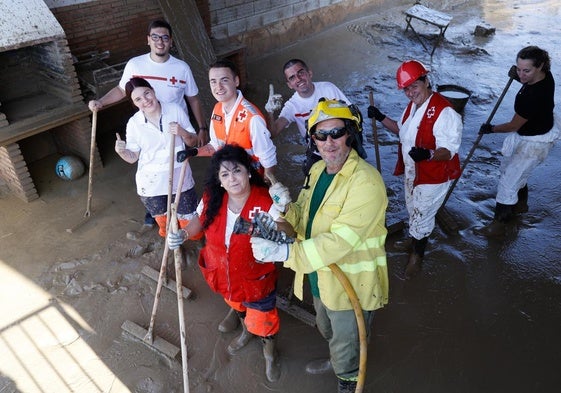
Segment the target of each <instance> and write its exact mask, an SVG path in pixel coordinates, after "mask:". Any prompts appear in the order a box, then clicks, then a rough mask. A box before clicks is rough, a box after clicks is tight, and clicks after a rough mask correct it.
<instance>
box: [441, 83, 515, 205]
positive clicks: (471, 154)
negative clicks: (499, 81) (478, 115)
mask: <svg viewBox="0 0 561 393" xmlns="http://www.w3.org/2000/svg"><path fill="white" fill-rule="evenodd" d="M509 76H510V79H509V80H508V82H507V84H506V86H505V87H504V89H503V92H502V93H501V95H500V97H499V99H498V100H497V103H496V104H495V106H494V107H493V110H492V111H491V113H490V114H489V117H488V118H487V122H486V123H491V121H492V120H493V117H494V116H495V113H496V112H497V109H499V106H500V105H501V102H502V101H503V98H504V96H505V94H506V92H507V91H508V88H509V87H510V85H511V83H512V80H513V79H514V76H513V75H511V74H510V73H509ZM483 135H484V134H479V135H478V136H477V139H476V140H475V142H474V144H473V146H472V147H471V150H470V151H469V153H468V155H467V156H466V158H465V160H464V162H463V163H462V167H461V168H460V176H459V177H457V178H456V179H454V181H453V182H452V185H451V186H450V188H449V189H448V192H447V193H446V196H445V197H444V201H442V205H440V209H439V210H442V209H443V208H444V205H446V202H448V199H449V198H450V195H451V194H452V191H454V188H455V187H456V184H457V183H458V180H460V177H461V176H462V174H463V173H464V169H465V168H466V165H467V164H468V163H469V162H470V160H471V156H473V153H474V152H475V149H476V148H477V146H479V142H481V138H483Z"/></svg>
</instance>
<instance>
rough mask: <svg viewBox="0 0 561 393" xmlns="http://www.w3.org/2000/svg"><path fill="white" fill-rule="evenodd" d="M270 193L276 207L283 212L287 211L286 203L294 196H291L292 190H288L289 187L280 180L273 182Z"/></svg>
mask: <svg viewBox="0 0 561 393" xmlns="http://www.w3.org/2000/svg"><path fill="white" fill-rule="evenodd" d="M269 195H270V196H271V199H272V200H273V203H274V205H275V207H276V208H277V209H279V210H280V211H281V212H283V213H284V212H285V211H286V205H288V204H289V203H290V202H292V198H290V191H288V188H287V187H286V186H285V185H284V184H282V183H280V182H278V183H275V184H273V185H272V186H271V187H270V188H269Z"/></svg>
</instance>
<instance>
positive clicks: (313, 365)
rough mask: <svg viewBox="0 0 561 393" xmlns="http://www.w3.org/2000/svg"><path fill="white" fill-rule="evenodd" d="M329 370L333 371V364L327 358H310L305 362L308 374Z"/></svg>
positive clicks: (324, 372)
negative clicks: (310, 359) (309, 360)
mask: <svg viewBox="0 0 561 393" xmlns="http://www.w3.org/2000/svg"><path fill="white" fill-rule="evenodd" d="M330 371H333V366H332V365H331V360H329V359H318V360H312V361H311V362H309V363H308V364H306V372H307V373H308V374H314V375H317V374H326V373H328V372H330Z"/></svg>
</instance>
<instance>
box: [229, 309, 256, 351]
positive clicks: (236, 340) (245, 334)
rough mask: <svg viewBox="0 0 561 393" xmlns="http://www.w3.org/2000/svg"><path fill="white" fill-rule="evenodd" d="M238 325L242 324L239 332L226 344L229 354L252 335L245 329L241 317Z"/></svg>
mask: <svg viewBox="0 0 561 393" xmlns="http://www.w3.org/2000/svg"><path fill="white" fill-rule="evenodd" d="M240 325H242V332H241V334H240V335H239V336H238V337H236V338H234V339H233V340H232V342H231V343H230V345H228V352H229V353H230V355H234V354H235V353H236V352H237V351H239V350H240V349H242V348H243V347H245V346H246V345H247V343H248V342H249V340H250V339H251V338H252V337H253V334H251V333H250V332H249V331H248V330H247V327H246V326H245V322H244V320H243V318H240Z"/></svg>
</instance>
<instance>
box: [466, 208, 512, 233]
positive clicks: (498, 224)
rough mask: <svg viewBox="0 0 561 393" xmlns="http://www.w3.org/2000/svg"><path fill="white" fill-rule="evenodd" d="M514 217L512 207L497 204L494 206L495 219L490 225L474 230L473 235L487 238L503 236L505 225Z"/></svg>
mask: <svg viewBox="0 0 561 393" xmlns="http://www.w3.org/2000/svg"><path fill="white" fill-rule="evenodd" d="M513 215H514V205H504V204H502V203H498V202H497V205H496V206H495V218H494V219H493V221H491V223H490V224H488V225H486V226H484V227H483V228H479V229H476V230H474V232H475V233H477V234H479V235H483V236H487V237H499V236H503V235H504V234H505V231H506V223H507V222H508V221H509V220H510V219H511V218H512V216H513Z"/></svg>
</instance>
